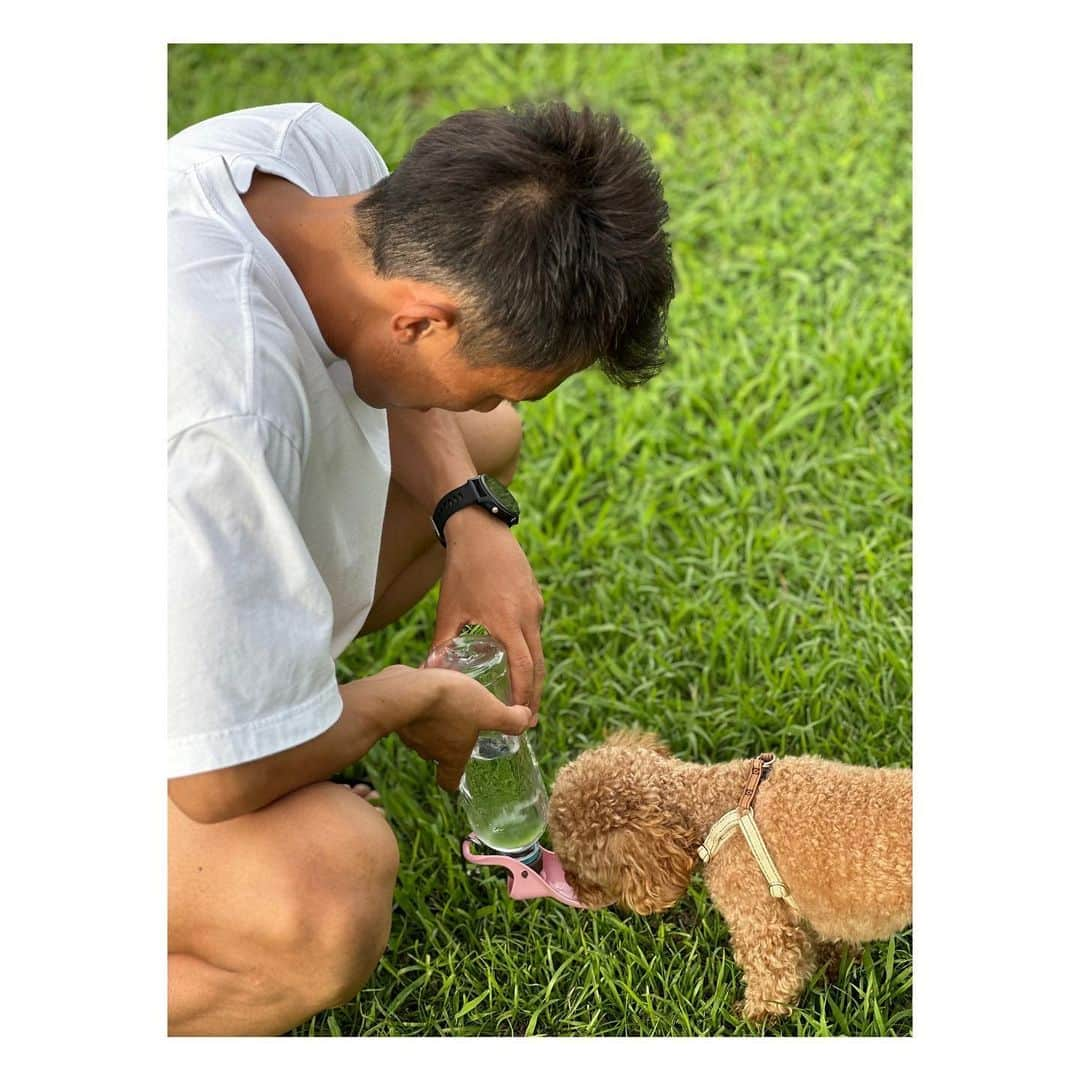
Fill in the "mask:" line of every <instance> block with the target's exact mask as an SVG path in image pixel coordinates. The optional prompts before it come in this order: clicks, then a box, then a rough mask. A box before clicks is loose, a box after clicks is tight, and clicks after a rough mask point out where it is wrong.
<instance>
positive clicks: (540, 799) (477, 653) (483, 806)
mask: <svg viewBox="0 0 1080 1080" xmlns="http://www.w3.org/2000/svg"><path fill="white" fill-rule="evenodd" d="M427 666H428V667H445V668H452V669H453V670H454V671H461V672H463V673H464V674H466V675H468V676H470V677H471V678H474V679H476V680H477V682H479V683H480V684H481V685H483V686H485V687H487V689H488V690H490V691H491V692H492V693H493V694H494V695H495V696H496V697H497V698H498V699H499V700H500V701H503V702H505V703H506V704H507V705H509V704H510V703H511V697H510V672H509V668H508V666H507V662H506V650H505V649H504V648H503V647H502V645H501V644H500V643H499V642H498V641H496V640H495V638H493V637H490V636H489V635H487V634H462V635H460V636H458V637H456V638H454V639H452V640H451V641H449V642H447V643H446V644H444V645H441V646H439V647H438V648H436V649H434V650H433V651H432V653H431V655H430V656H429V657H428V660H427ZM458 791H459V792H460V794H461V801H462V803H463V805H464V808H465V815H466V817H467V818H468V819H469V824H470V825H471V826H472V829H473V832H475V833H476V835H477V836H478V837H479V838H480V840H481V842H482V843H484V844H485V845H487V847H489V848H491V849H493V850H494V851H498V852H501V853H502V854H505V855H511V856H513V857H514V858H516V859H520V860H521V861H522V862H526V863H532V862H535V861H536V860H537V859H539V858H540V857H541V854H542V853H541V850H540V843H539V841H540V837H541V836H543V834H544V829H545V828H546V827H547V790H546V789H545V787H544V778H543V777H542V776H541V775H540V769H539V766H538V765H537V764H536V758H535V757H534V755H533V752H532V747H531V746H530V745H529V739H528V735H527V734H524V733H523V734H521V735H504V734H503V733H502V732H501V731H483V732H481V733H480V736H479V737H478V738H477V740H476V745H475V746H474V747H473V750H472V754H471V755H470V757H469V763H468V765H466V767H465V772H464V774H463V775H462V777H461V783H460V785H459V786H458Z"/></svg>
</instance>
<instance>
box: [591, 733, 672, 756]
mask: <svg viewBox="0 0 1080 1080" xmlns="http://www.w3.org/2000/svg"><path fill="white" fill-rule="evenodd" d="M604 745H605V746H621V747H624V748H625V749H627V750H652V751H653V752H654V753H657V754H661V755H662V756H664V757H671V751H670V750H669V749H668V748H667V747H666V746H665V745H664V743H663V742H662V740H661V739H660V736H659V735H657V734H656V732H655V731H641V730H639V729H638V728H623V729H622V730H621V731H613V732H612V733H611V734H610V735H608V737H607V738H606V739H605V740H604Z"/></svg>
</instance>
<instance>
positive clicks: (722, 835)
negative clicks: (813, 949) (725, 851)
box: [698, 754, 799, 914]
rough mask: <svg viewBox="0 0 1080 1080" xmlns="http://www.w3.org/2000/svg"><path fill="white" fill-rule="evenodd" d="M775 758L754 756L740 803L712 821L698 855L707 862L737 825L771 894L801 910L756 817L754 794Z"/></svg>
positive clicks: (766, 776) (765, 755)
mask: <svg viewBox="0 0 1080 1080" xmlns="http://www.w3.org/2000/svg"><path fill="white" fill-rule="evenodd" d="M774 762H775V758H774V756H773V755H772V754H761V755H760V756H758V757H757V758H755V759H754V763H753V765H752V766H751V768H750V775H749V777H748V778H747V781H746V786H745V787H744V788H743V794H742V798H741V799H740V800H739V805H738V806H737V807H736V808H735V809H734V810H729V811H728V812H727V813H726V814H725V815H724V816H723V817H722V818H720V820H719V821H717V822H716V824H715V825H713V827H712V828H711V829H710V830H709V833H708V835H707V836H706V837H705V842H704V843H703V844H702V845H701V847H699V848H698V856H699V857H700V858H701V861H702V862H703V863H706V864H708V862H709V860H710V859H711V858H713V857H714V856H715V855H716V853H717V852H718V851H719V850H720V848H721V847H723V845H724V844H725V843H727V841H728V840H729V839H730V838H731V836H732V835H733V834H734V832H735V830H736V829H738V830H739V831H740V832H741V833H742V834H743V836H744V837H745V838H746V843H747V846H748V847H749V848H750V851H751V853H752V854H753V856H754V859H755V860H756V861H757V864H758V867H759V869H760V870H761V873H762V876H763V877H764V878H765V880H766V882H767V883H768V886H769V895H770V896H773V897H775V898H776V899H778V900H783V901H784V902H785V903H786V904H788V906H789V907H791V908H792V910H793V911H794V912H795V913H796V914H798V913H799V909H798V906H797V905H796V903H795V901H794V900H793V899H792V898H791V893H790V892H789V891H788V887H787V886H786V885H785V884H784V881H783V879H782V878H781V877H780V872H779V871H778V870H777V869H776V863H774V862H773V860H772V856H771V855H770V854H769V849H768V848H767V847H766V846H765V841H764V840H763V839H762V836H761V833H760V831H759V830H758V827H757V821H756V820H755V819H754V805H753V804H754V800H755V798H757V790H758V787H759V786H760V785H761V782H762V781H763V780H766V779H767V778H768V776H769V773H770V772H771V771H772V767H773V764H774Z"/></svg>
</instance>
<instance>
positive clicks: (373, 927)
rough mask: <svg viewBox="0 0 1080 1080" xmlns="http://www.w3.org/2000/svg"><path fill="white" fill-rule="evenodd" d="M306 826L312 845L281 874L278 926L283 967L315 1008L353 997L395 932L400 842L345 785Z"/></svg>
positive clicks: (332, 793)
mask: <svg viewBox="0 0 1080 1080" xmlns="http://www.w3.org/2000/svg"><path fill="white" fill-rule="evenodd" d="M328 787H329V785H317V786H316V790H318V789H321V790H322V793H323V796H324V799H325V801H326V804H327V805H326V806H325V807H324V808H320V809H319V811H318V812H316V813H313V814H311V815H310V819H309V820H308V822H307V823H306V825H304V826H302V827H304V828H306V829H307V830H308V831H307V836H308V838H309V840H310V847H309V848H308V849H307V854H306V855H305V858H304V859H303V860H300V861H296V862H295V863H294V865H293V866H292V867H291V868H290V869H289V870H288V871H287V872H286V873H285V875H284V879H283V880H280V881H279V883H278V885H279V891H280V893H281V895H280V897H279V901H278V905H277V915H276V918H275V924H274V927H273V937H274V938H275V944H276V946H277V950H276V951H277V953H278V960H279V963H280V966H281V970H282V971H291V972H292V976H291V977H292V978H293V980H294V981H295V983H296V987H295V989H296V992H297V993H298V994H300V995H301V996H303V997H304V998H305V1000H306V1001H307V1002H308V1004H309V1007H310V1009H311V1012H312V1013H315V1012H317V1011H319V1010H320V1009H323V1008H329V1007H331V1006H333V1005H337V1004H339V1003H340V1002H342V1001H345V1000H348V999H349V998H352V997H353V996H355V994H356V993H357V991H358V990H359V989H360V987H362V986H363V985H364V983H366V982H367V980H368V978H369V977H370V975H371V973H372V972H373V971H374V970H375V966H376V965H377V964H378V962H379V958H380V957H381V956H382V954H383V951H384V950H385V948H386V943H387V941H388V940H389V936H390V911H391V905H392V902H393V895H394V883H395V881H396V878H397V870H398V846H397V840H396V839H395V837H394V834H393V832H392V830H391V829H390V826H389V825H387V823H386V819H385V818H384V817H383V816H382V815H381V814H380V813H378V811H376V810H374V809H373V808H372V807H371V806H369V805H368V804H367V803H365V802H364V800H362V799H360V798H359V796H357V795H354V794H353V793H352V792H350V791H347V790H346V789H345V788H343V787H341V786H340V785H334V787H335V790H334V791H330V792H327V791H326V789H327V788H328Z"/></svg>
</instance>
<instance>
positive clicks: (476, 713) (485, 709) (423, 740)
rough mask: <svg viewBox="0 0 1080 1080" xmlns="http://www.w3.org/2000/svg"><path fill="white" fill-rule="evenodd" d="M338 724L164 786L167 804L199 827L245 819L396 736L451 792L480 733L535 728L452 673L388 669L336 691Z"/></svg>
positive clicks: (521, 712) (522, 713)
mask: <svg viewBox="0 0 1080 1080" xmlns="http://www.w3.org/2000/svg"><path fill="white" fill-rule="evenodd" d="M340 692H341V701H342V711H341V717H340V718H339V719H338V721H337V723H335V724H334V725H333V726H332V727H331V728H329V729H328V730H326V731H324V732H323V733H322V734H321V735H318V736H316V737H315V738H314V739H309V740H308V741H307V742H305V743H301V744H300V745H299V746H294V747H291V748H290V749H288V750H283V751H281V752H280V753H277V754H271V755H269V756H268V757H264V758H259V759H258V760H256V761H249V762H245V763H244V764H243V765H233V766H230V767H228V768H225V769H214V770H212V771H210V772H204V773H196V774H194V775H192V776H183V777H179V778H177V779H175V780H170V781H169V798H171V799H172V801H173V802H174V803H175V804H176V806H177V807H178V808H179V809H180V810H181V811H183V813H185V814H186V815H187V816H188V817H189V818H191V819H192V820H194V821H197V822H199V823H200V824H203V825H212V824H214V823H216V822H220V821H227V820H228V819H229V818H234V817H239V816H240V815H241V814H249V813H252V812H253V811H255V810H260V809H262V807H264V806H267V805H269V804H270V803H272V802H273V801H274V800H275V799H280V798H281V797H282V796H283V795H287V794H288V793H289V792H290V791H295V790H297V789H298V788H302V787H306V786H307V785H308V784H314V783H317V782H318V781H319V780H325V779H326V778H327V777H329V776H331V775H333V774H334V773H335V772H337V771H338V770H340V769H343V768H344V767H345V766H346V765H351V764H352V763H353V762H354V761H357V760H358V759H360V758H362V757H363V756H364V755H365V754H366V753H367V752H368V751H369V750H370V749H371V748H372V746H374V745H375V743H376V742H377V741H378V740H379V739H381V738H382V737H383V736H384V735H388V734H389V733H390V732H392V731H395V732H397V733H398V735H399V736H400V737H401V739H402V741H403V742H404V743H405V744H406V745H407V746H408V747H409V748H410V749H412V750H414V751H416V753H418V754H419V755H420V756H421V757H423V758H426V759H428V760H430V761H435V762H436V763H437V764H438V770H437V772H436V779H437V781H438V783H439V784H440V785H441V786H442V787H444V788H446V789H447V790H449V791H452V790H454V789H455V788H456V787H457V784H458V780H459V779H460V777H461V773H462V771H463V770H464V768H465V763H466V762H467V760H468V757H469V753H470V752H471V750H472V748H473V745H474V744H475V742H476V737H477V734H478V733H479V732H480V731H483V730H488V731H505V732H507V733H509V734H513V735H519V734H520V733H521V732H522V731H524V730H525V729H526V728H527V727H529V726H531V725H532V724H533V723H535V721H534V720H533V718H532V716H531V715H530V714H529V712H528V710H527V709H523V708H513V707H509V706H506V705H504V704H503V703H502V702H501V701H499V700H498V699H497V698H496V697H495V696H494V695H493V694H491V693H490V692H489V691H487V690H486V689H485V688H484V687H483V686H481V685H480V683H478V682H475V681H474V680H472V679H470V678H469V677H468V676H467V675H462V674H460V673H459V672H455V671H445V670H441V669H438V668H420V669H417V668H410V667H406V666H404V665H402V664H395V665H393V666H392V667H388V668H385V669H384V670H383V671H380V672H379V673H378V674H377V675H372V676H369V677H368V678H366V679H357V680H356V681H355V682H351V683H346V684H345V685H344V686H342V687H341V688H340Z"/></svg>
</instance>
